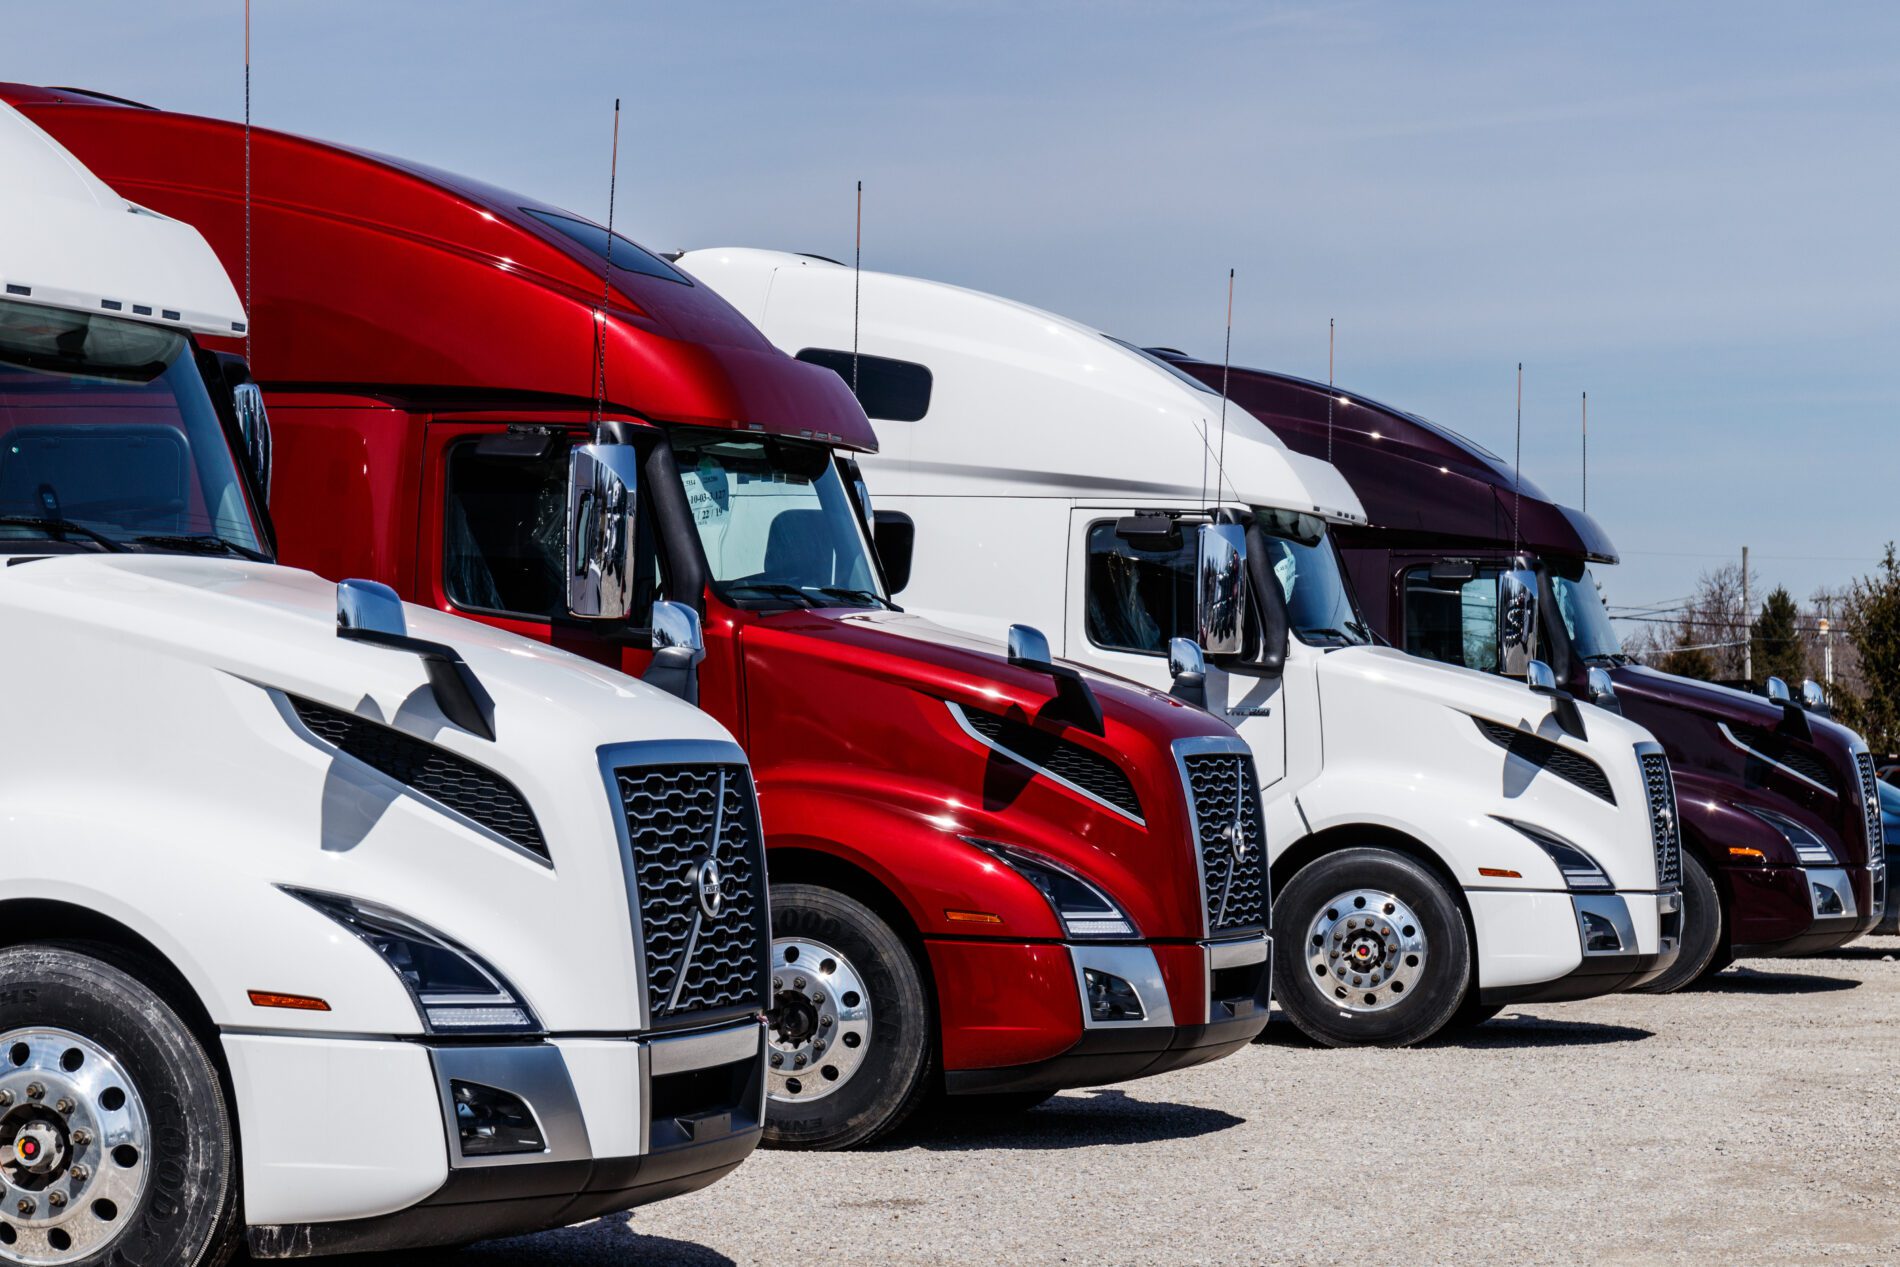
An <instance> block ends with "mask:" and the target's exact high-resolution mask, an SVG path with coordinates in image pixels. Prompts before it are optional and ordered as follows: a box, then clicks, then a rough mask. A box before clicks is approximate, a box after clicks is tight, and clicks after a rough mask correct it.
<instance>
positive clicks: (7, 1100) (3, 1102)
mask: <svg viewBox="0 0 1900 1267" xmlns="http://www.w3.org/2000/svg"><path fill="white" fill-rule="evenodd" d="M12 1103H13V1092H11V1091H0V1109H3V1108H5V1107H6V1106H7V1105H9V1104H12Z"/></svg>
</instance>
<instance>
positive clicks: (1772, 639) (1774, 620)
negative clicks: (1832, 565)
mask: <svg viewBox="0 0 1900 1267" xmlns="http://www.w3.org/2000/svg"><path fill="white" fill-rule="evenodd" d="M1799 618H1800V612H1799V611H1798V610H1797V609H1796V608H1795V605H1794V595H1792V594H1790V593H1789V592H1788V589H1787V587H1786V586H1785V585H1777V586H1775V588H1774V591H1773V592H1772V593H1770V594H1769V595H1768V598H1767V601H1765V602H1763V603H1762V605H1761V615H1759V616H1757V617H1755V619H1754V620H1753V621H1752V622H1751V623H1750V624H1749V626H1748V646H1749V654H1750V656H1751V657H1752V658H1753V660H1754V668H1755V680H1756V681H1757V682H1766V681H1767V680H1768V679H1769V678H1770V677H1778V678H1780V679H1781V680H1782V681H1784V682H1786V683H1787V684H1788V689H1789V690H1791V691H1799V690H1800V689H1801V679H1803V678H1805V677H1807V676H1808V649H1807V648H1806V647H1805V646H1803V645H1802V642H1801V631H1800V629H1799V628H1798V627H1797V625H1798V623H1799Z"/></svg>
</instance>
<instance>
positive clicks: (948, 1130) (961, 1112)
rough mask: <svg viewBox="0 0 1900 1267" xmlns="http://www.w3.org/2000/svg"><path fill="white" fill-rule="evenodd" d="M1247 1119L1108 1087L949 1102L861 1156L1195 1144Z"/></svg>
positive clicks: (929, 1111) (936, 1106)
mask: <svg viewBox="0 0 1900 1267" xmlns="http://www.w3.org/2000/svg"><path fill="white" fill-rule="evenodd" d="M1245 1122H1246V1119H1245V1118H1241V1117H1235V1116H1234V1115H1233V1114H1232V1113H1223V1112H1221V1111H1220V1110H1219V1109H1208V1108H1201V1107H1199V1106H1197V1105H1192V1104H1176V1103H1173V1102H1172V1101H1168V1100H1139V1099H1136V1098H1135V1097H1134V1096H1131V1095H1129V1094H1128V1093H1127V1092H1126V1091H1119V1090H1116V1089H1114V1088H1112V1087H1110V1088H1104V1089H1101V1090H1096V1091H1080V1092H1069V1093H1066V1094H1064V1095H1059V1096H1056V1097H1055V1098H1054V1099H1051V1100H1048V1101H1045V1102H1044V1103H1042V1104H1039V1105H1037V1106H1036V1107H1035V1108H1033V1109H1026V1110H1022V1111H1018V1112H1015V1113H1007V1112H988V1111H985V1110H982V1109H980V1108H976V1107H974V1106H971V1105H969V1104H967V1103H962V1104H960V1103H958V1101H956V1100H954V1099H952V1100H947V1101H939V1102H938V1103H937V1104H936V1105H934V1106H931V1107H929V1108H926V1109H925V1111H924V1112H923V1113H920V1114H919V1115H918V1116H917V1118H916V1119H915V1120H913V1121H912V1122H911V1123H909V1124H908V1125H906V1126H904V1127H903V1128H901V1129H899V1130H898V1131H897V1132H896V1133H895V1134H893V1135H892V1136H891V1137H890V1138H889V1139H888V1140H886V1141H884V1142H883V1143H880V1144H874V1145H872V1146H871V1147H870V1148H869V1149H867V1150H866V1151H867V1152H887V1151H888V1152H896V1151H901V1150H903V1149H906V1148H927V1149H931V1150H933V1151H936V1152H969V1151H972V1150H975V1149H996V1148H1003V1149H1028V1150H1043V1149H1063V1148H1091V1147H1094V1146H1095V1145H1097V1144H1147V1143H1153V1142H1156V1141H1159V1140H1170V1139H1193V1138H1195V1137H1197V1136H1201V1135H1211V1134H1213V1133H1214V1132H1216V1131H1224V1130H1228V1129H1229V1128H1231V1127H1235V1126H1240V1125H1242V1124H1243V1123H1245Z"/></svg>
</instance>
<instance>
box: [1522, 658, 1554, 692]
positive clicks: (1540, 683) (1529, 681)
mask: <svg viewBox="0 0 1900 1267" xmlns="http://www.w3.org/2000/svg"><path fill="white" fill-rule="evenodd" d="M1524 685H1526V686H1528V687H1530V688H1531V689H1532V690H1533V691H1536V692H1537V693H1538V694H1539V695H1555V694H1556V693H1557V675H1556V674H1555V673H1552V672H1551V671H1550V666H1549V665H1548V664H1545V663H1544V662H1543V661H1542V660H1532V661H1531V662H1530V663H1529V664H1528V665H1526V666H1525V668H1524Z"/></svg>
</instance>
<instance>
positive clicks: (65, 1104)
mask: <svg viewBox="0 0 1900 1267" xmlns="http://www.w3.org/2000/svg"><path fill="white" fill-rule="evenodd" d="M53 1109H54V1111H55V1112H57V1113H58V1114H59V1115H60V1116H61V1117H68V1116H70V1115H71V1114H72V1111H73V1102H72V1101H71V1100H68V1099H67V1098H66V1097H65V1096H63V1095H62V1096H61V1097H59V1102H58V1103H57V1104H55V1105H53Z"/></svg>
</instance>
